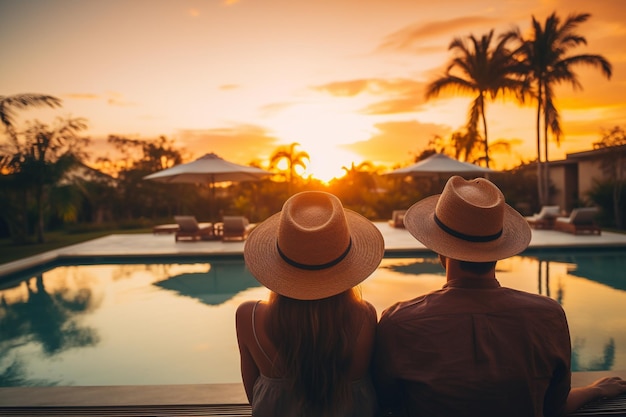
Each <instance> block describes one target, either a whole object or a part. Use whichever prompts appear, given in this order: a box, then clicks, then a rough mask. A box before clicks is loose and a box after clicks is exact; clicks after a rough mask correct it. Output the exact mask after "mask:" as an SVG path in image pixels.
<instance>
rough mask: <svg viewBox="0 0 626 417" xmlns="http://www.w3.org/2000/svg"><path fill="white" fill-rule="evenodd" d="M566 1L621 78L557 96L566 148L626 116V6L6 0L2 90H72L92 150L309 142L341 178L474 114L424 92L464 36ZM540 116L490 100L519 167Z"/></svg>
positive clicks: (263, 148)
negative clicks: (124, 144)
mask: <svg viewBox="0 0 626 417" xmlns="http://www.w3.org/2000/svg"><path fill="white" fill-rule="evenodd" d="M554 10H557V11H558V14H559V15H560V16H561V17H563V18H565V16H567V15H568V14H569V13H574V12H588V13H591V14H592V17H591V19H590V20H589V21H588V22H586V23H584V24H582V25H581V26H580V27H579V28H578V32H579V33H580V34H582V35H584V36H585V37H586V38H587V40H588V47H587V48H578V49H575V50H574V51H573V52H574V53H577V54H580V53H585V52H589V53H597V54H602V55H604V57H605V58H607V59H608V60H609V61H610V62H611V63H612V64H613V77H612V79H611V80H610V81H607V80H606V79H604V78H603V77H602V76H601V75H600V73H599V71H596V70H589V69H586V68H578V69H577V70H576V71H577V73H578V74H579V76H580V82H581V83H582V84H583V87H584V89H583V90H582V91H574V90H572V89H571V87H570V86H569V85H566V86H562V87H560V88H559V89H558V90H557V98H558V103H557V105H558V107H559V109H560V112H561V119H562V127H563V130H564V133H565V135H564V137H563V143H562V145H561V147H560V148H556V146H555V147H554V148H553V149H551V150H550V154H551V158H562V157H564V155H565V153H566V152H576V151H582V150H588V149H590V148H591V143H592V142H594V141H597V140H598V139H599V138H600V135H601V131H602V129H609V128H611V127H613V126H616V125H621V126H623V125H624V124H625V123H624V122H625V121H626V117H625V115H626V106H624V101H625V100H626V72H625V71H624V69H626V65H625V61H626V53H625V52H623V51H624V45H625V44H626V23H625V22H626V8H625V7H623V5H622V0H596V1H594V2H587V1H583V0H528V1H518V0H500V1H485V0H475V1H471V2H469V1H467V0H440V1H436V2H433V1H425V0H315V1H294V0H239V1H237V0H230V1H218V0H193V1H189V0H182V1H167V0H107V1H81V0H29V1H14V0H0V38H1V39H2V40H3V41H4V42H3V47H2V52H3V53H2V60H1V61H0V74H2V76H1V77H0V95H11V94H18V93H27V92H33V93H43V94H51V95H55V96H57V97H59V98H61V99H63V109H61V110H60V111H56V112H55V113H54V115H55V116H73V117H84V118H86V119H87V120H88V123H89V130H88V131H87V135H89V136H91V137H92V139H93V145H92V146H93V148H92V149H91V155H92V157H97V156H105V155H107V154H110V150H109V149H108V148H107V147H106V146H104V138H106V136H107V135H108V134H118V135H125V136H127V137H132V138H146V139H149V138H154V137H156V136H159V135H165V136H167V137H169V138H172V139H175V140H176V141H177V143H178V144H179V145H180V146H181V147H185V148H186V149H187V150H188V151H189V153H191V154H192V155H193V156H195V157H198V156H201V155H202V154H204V153H208V152H215V153H217V154H219V155H220V156H222V157H224V158H226V159H230V160H232V161H234V162H239V163H248V162H250V161H252V160H259V159H260V160H264V159H267V157H268V156H269V154H270V153H271V152H272V151H273V150H275V149H276V147H277V146H279V145H281V144H288V143H291V142H299V143H300V144H301V148H302V149H303V150H306V151H307V152H309V153H310V154H311V157H312V161H311V162H312V167H311V169H310V170H311V172H312V173H313V174H314V175H316V176H318V177H321V178H323V179H329V178H330V177H332V176H333V175H340V174H341V166H350V164H351V162H355V163H357V164H358V163H359V162H361V161H364V160H368V161H373V162H375V163H377V164H381V165H385V166H391V165H394V164H406V163H408V162H410V161H411V159H412V157H413V155H414V154H416V153H419V152H420V151H421V150H422V149H423V148H424V147H425V146H426V144H427V143H428V141H429V140H430V139H431V138H432V137H433V136H434V135H436V134H439V135H443V136H447V135H448V134H449V133H451V132H452V131H454V130H456V129H458V128H459V127H461V126H462V125H464V124H465V121H466V115H467V111H468V106H469V104H470V101H471V98H470V97H457V98H449V97H442V98H439V99H436V100H432V101H429V102H428V103H426V102H425V101H424V99H423V96H424V95H423V89H424V85H425V84H426V83H428V82H429V81H431V80H432V79H433V77H434V76H436V75H437V74H440V73H441V71H442V68H443V66H444V65H445V64H446V63H447V61H448V59H449V57H450V55H449V54H448V51H447V47H448V44H449V43H450V41H451V40H452V39H453V38H454V37H456V36H461V37H464V36H467V35H469V34H474V35H476V36H478V37H479V36H481V35H483V34H485V33H487V32H488V31H489V30H490V29H495V31H496V34H499V33H501V32H503V31H505V30H508V29H510V28H511V27H512V26H513V25H517V26H518V27H520V28H521V29H522V30H527V29H528V28H529V26H530V21H531V16H532V15H535V16H536V17H537V18H538V19H539V20H541V21H543V20H544V19H545V17H546V16H548V15H549V14H550V13H551V12H553V11H554ZM22 114H23V117H24V118H26V119H29V118H34V117H39V118H45V117H49V115H48V114H47V113H38V112H33V111H28V112H24V113H22ZM43 120H45V119H43ZM534 120H535V114H534V109H533V108H532V107H526V108H519V107H518V106H517V105H515V104H513V103H512V102H504V103H503V102H501V101H500V102H498V103H491V102H490V103H489V104H488V106H487V123H488V129H489V138H490V141H494V140H497V139H507V140H515V143H516V145H515V146H514V147H513V149H512V158H513V159H512V160H513V161H517V160H519V159H520V158H525V159H531V158H533V157H534V154H535V133H534V132H535V127H534ZM492 157H493V158H494V164H495V167H496V168H503V167H506V166H507V165H510V164H511V162H510V161H511V159H507V158H506V157H505V156H503V155H498V154H494V155H493V156H492Z"/></svg>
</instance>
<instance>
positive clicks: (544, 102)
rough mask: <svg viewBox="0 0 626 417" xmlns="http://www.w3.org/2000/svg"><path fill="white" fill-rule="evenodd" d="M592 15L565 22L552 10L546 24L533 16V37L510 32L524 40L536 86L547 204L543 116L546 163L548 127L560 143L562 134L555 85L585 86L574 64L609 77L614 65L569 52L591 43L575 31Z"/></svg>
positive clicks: (540, 179) (541, 183)
mask: <svg viewBox="0 0 626 417" xmlns="http://www.w3.org/2000/svg"><path fill="white" fill-rule="evenodd" d="M590 16H591V15H590V14H588V13H584V14H572V15H570V16H569V17H568V18H567V19H566V20H565V21H564V22H563V23H562V24H561V19H559V17H558V16H557V15H556V13H552V14H551V15H550V16H548V18H547V19H546V21H545V24H544V26H543V27H542V26H541V23H540V22H539V21H537V19H535V17H534V16H533V18H532V32H533V33H532V37H531V38H530V39H527V40H525V39H524V38H523V36H522V35H521V33H520V32H519V30H517V29H516V30H515V31H513V32H510V35H513V36H514V37H515V38H517V39H518V40H519V41H521V42H522V46H521V48H520V49H519V50H518V52H519V55H520V58H521V59H522V60H523V61H524V66H525V67H526V71H525V72H526V73H527V76H528V77H529V79H530V81H531V82H532V83H534V84H535V88H536V91H535V95H536V98H537V121H536V130H537V185H538V192H539V202H540V204H547V201H549V195H548V192H549V190H548V178H549V177H548V173H547V172H543V171H547V169H548V167H547V166H546V167H545V169H543V168H542V158H541V133H540V132H541V127H540V126H541V115H542V114H543V142H544V145H543V146H544V152H545V159H544V161H545V162H548V130H549V131H550V132H552V134H553V135H554V138H555V140H556V143H557V144H558V143H559V141H560V137H561V133H562V132H561V126H560V121H559V112H558V110H557V108H556V102H555V91H554V87H555V86H556V85H557V84H561V83H562V82H568V83H570V84H571V85H572V86H573V87H574V88H575V89H578V88H581V87H582V86H581V84H580V82H579V81H578V77H577V76H576V74H575V73H574V72H573V71H572V67H573V66H574V65H578V64H585V65H590V66H592V67H597V68H600V69H601V70H602V73H603V74H604V75H605V76H606V77H607V78H610V77H611V64H610V63H609V62H608V61H607V60H606V59H605V58H604V57H602V56H601V55H589V54H584V55H570V56H568V55H567V53H568V52H569V50H570V49H571V48H573V47H576V46H578V45H585V44H587V40H586V39H585V37H584V36H581V35H579V34H577V33H576V32H575V31H574V30H575V29H576V27H577V26H578V25H579V24H580V23H583V22H585V21H587V19H589V17H590Z"/></svg>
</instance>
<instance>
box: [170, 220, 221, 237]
mask: <svg viewBox="0 0 626 417" xmlns="http://www.w3.org/2000/svg"><path fill="white" fill-rule="evenodd" d="M174 220H175V221H176V224H178V230H177V231H176V237H175V238H176V242H178V241H179V240H191V241H196V240H210V239H213V238H214V236H215V234H214V233H213V223H198V221H197V220H196V218H195V217H194V216H174Z"/></svg>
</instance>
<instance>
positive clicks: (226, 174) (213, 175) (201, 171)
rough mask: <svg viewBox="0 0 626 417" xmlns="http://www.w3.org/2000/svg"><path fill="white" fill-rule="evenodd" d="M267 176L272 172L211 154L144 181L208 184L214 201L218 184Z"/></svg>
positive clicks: (158, 173) (148, 177)
mask: <svg viewBox="0 0 626 417" xmlns="http://www.w3.org/2000/svg"><path fill="white" fill-rule="evenodd" d="M267 175H270V172H268V171H265V170H263V169H261V168H256V167H251V166H246V165H239V164H235V163H232V162H228V161H225V160H224V159H222V158H220V157H219V156H217V155H216V154H214V153H209V154H206V155H204V156H203V157H201V158H198V159H196V160H195V161H193V162H188V163H186V164H180V165H176V166H174V167H171V168H168V169H164V170H163V171H159V172H155V173H153V174H150V175H148V176H145V177H144V179H146V180H153V181H159V182H167V183H208V184H209V185H210V187H211V199H213V200H214V199H215V184H216V183H219V182H227V181H232V182H239V181H258V180H260V179H261V178H263V177H264V176H267Z"/></svg>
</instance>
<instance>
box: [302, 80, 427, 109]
mask: <svg viewBox="0 0 626 417" xmlns="http://www.w3.org/2000/svg"><path fill="white" fill-rule="evenodd" d="M424 86H425V85H424V83H422V82H418V81H415V80H410V79H406V78H395V79H381V78H368V79H357V80H348V81H336V82H332V83H327V84H322V85H318V86H315V87H313V88H314V89H315V90H317V91H322V92H325V93H329V94H331V95H333V96H335V97H356V96H358V95H361V94H370V95H375V96H389V98H386V99H384V100H382V101H379V102H376V103H373V104H370V105H368V106H367V107H365V108H364V109H362V110H361V111H360V113H362V114H368V115H388V114H398V113H407V112H414V111H416V110H418V109H419V107H420V106H421V105H422V104H423V103H424Z"/></svg>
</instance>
